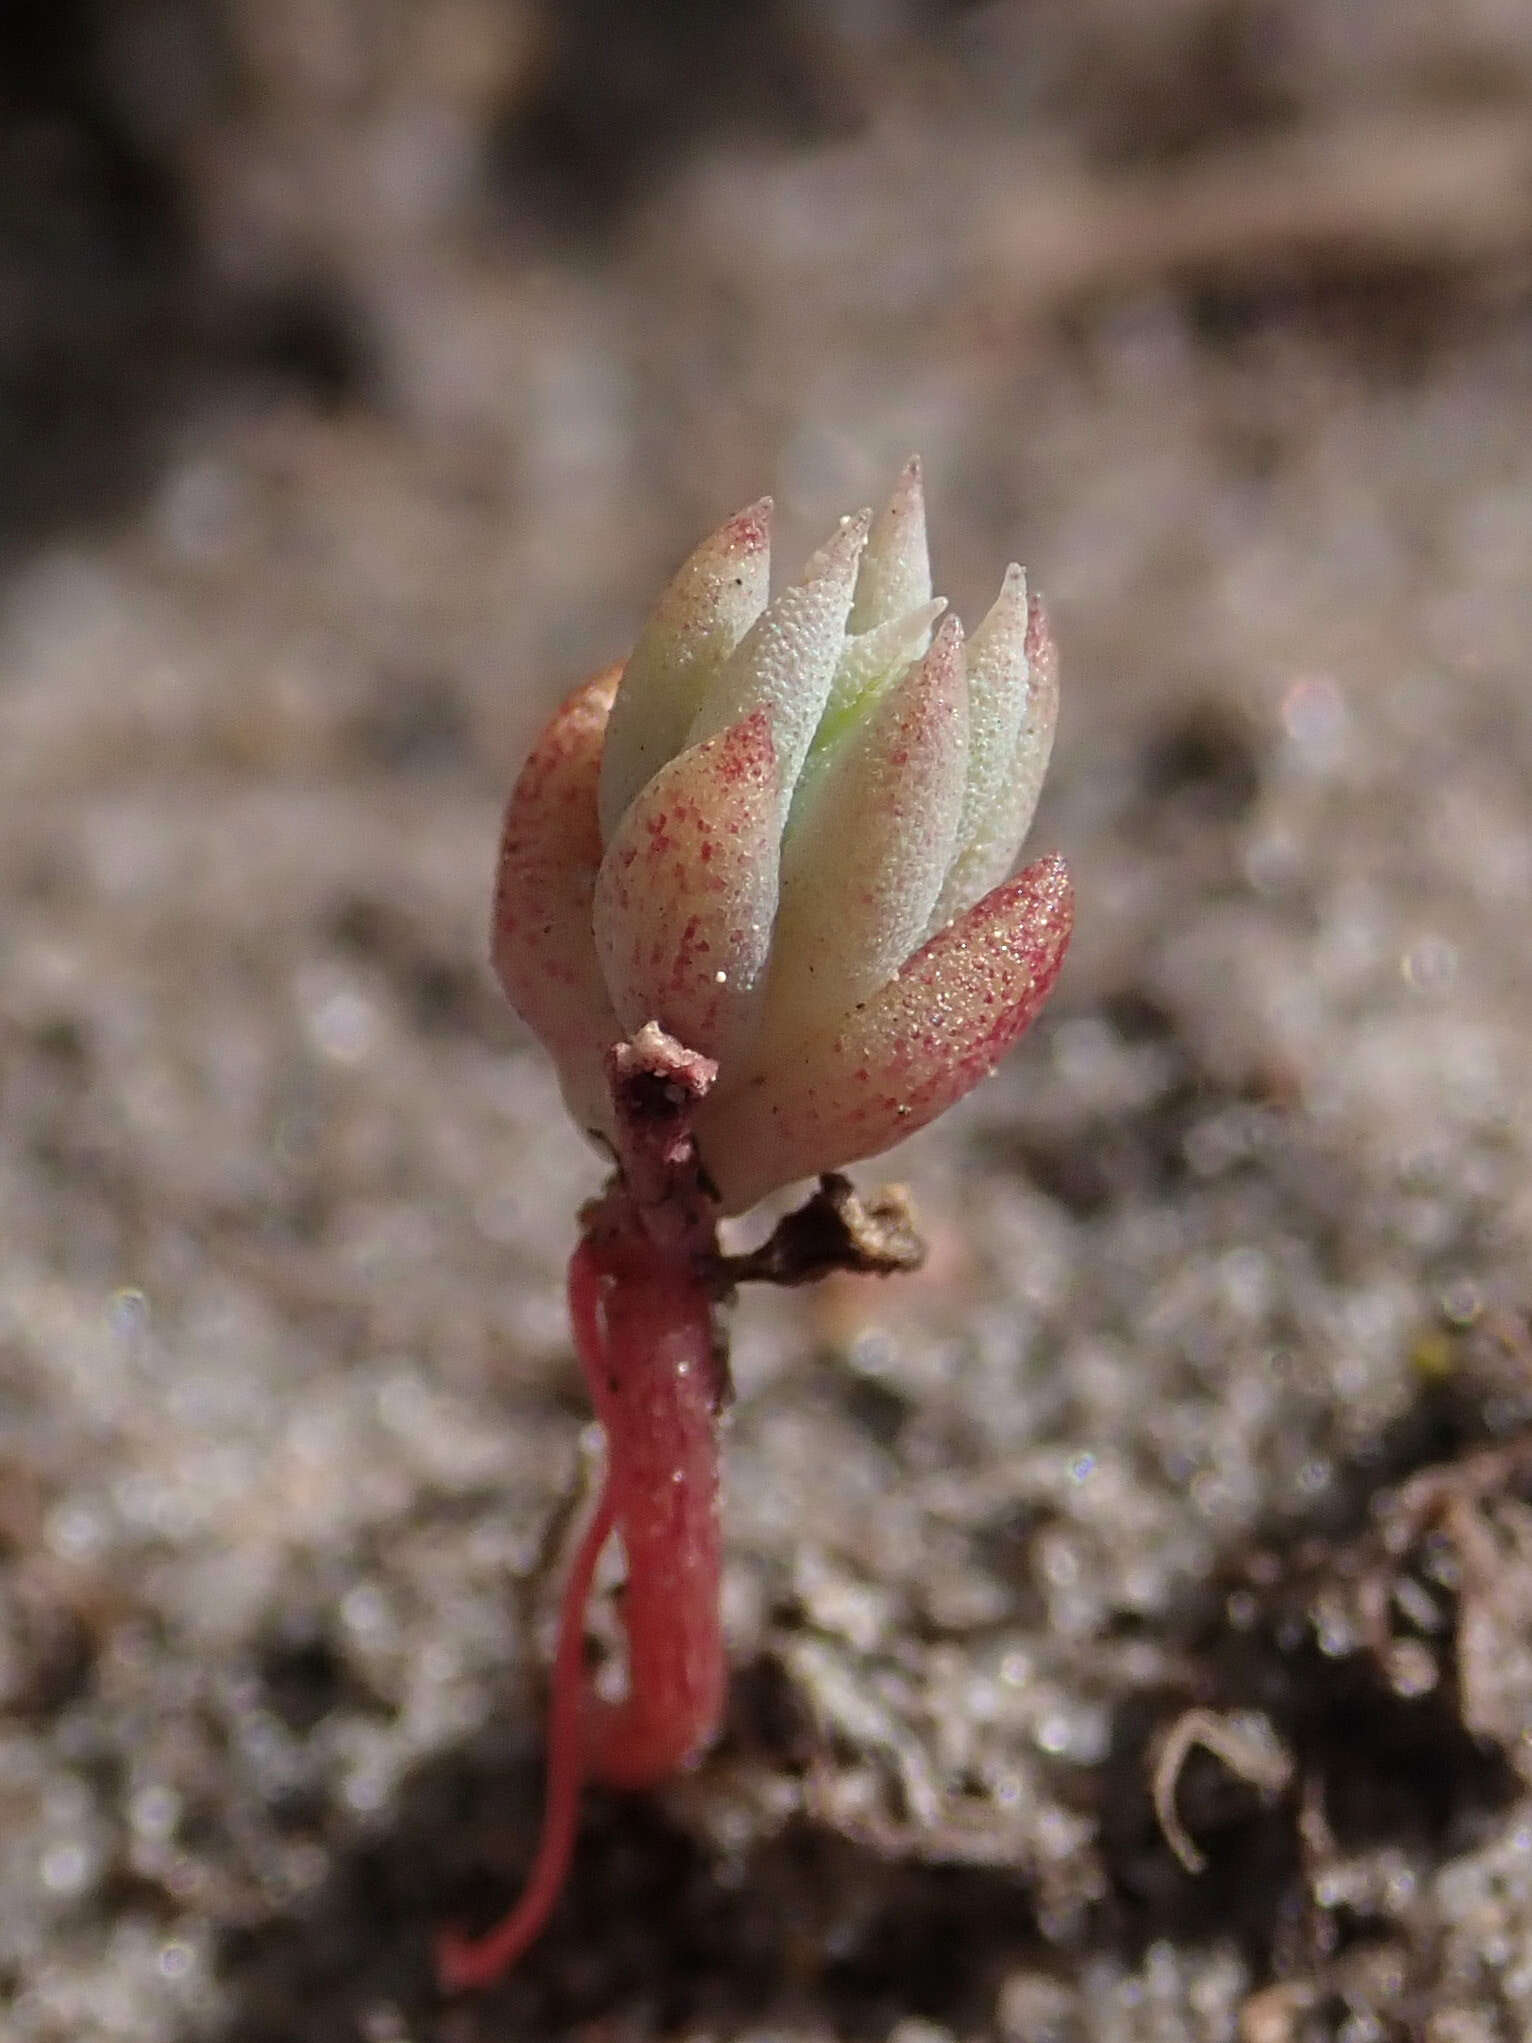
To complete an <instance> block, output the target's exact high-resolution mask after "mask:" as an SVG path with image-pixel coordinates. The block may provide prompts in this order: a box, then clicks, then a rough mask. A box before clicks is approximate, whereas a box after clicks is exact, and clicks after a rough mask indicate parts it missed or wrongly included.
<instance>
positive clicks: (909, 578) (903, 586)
mask: <svg viewBox="0 0 1532 2043" xmlns="http://www.w3.org/2000/svg"><path fill="white" fill-rule="evenodd" d="M930 600H931V557H930V554H929V552H928V551H927V547H926V497H925V485H924V482H923V481H922V478H921V473H920V457H919V455H918V454H912V455H911V456H910V458H909V460H908V461H907V462H906V463H905V465H904V470H903V473H902V474H901V475H900V477H899V480H898V481H897V482H896V483H895V485H894V493H893V495H892V496H891V497H890V498H889V500H888V502H887V503H886V504H885V505H884V507H883V509H882V510H881V511H880V512H879V513H878V516H877V518H876V520H875V522H874V524H873V527H872V531H871V533H870V534H869V535H868V539H867V551H866V552H865V553H864V554H863V556H862V567H861V572H860V574H859V575H858V576H857V581H856V595H855V597H854V599H853V601H852V604H851V619H850V627H849V628H850V629H851V630H852V631H854V632H863V631H871V630H872V629H873V627H874V626H875V625H879V624H887V623H888V621H889V620H890V618H894V617H905V616H907V615H908V614H909V612H910V611H911V610H916V609H918V608H919V607H920V605H921V604H922V603H928V602H929V601H930Z"/></svg>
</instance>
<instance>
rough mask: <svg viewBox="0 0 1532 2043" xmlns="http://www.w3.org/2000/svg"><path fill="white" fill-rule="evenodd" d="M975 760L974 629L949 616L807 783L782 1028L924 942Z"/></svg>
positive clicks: (778, 991) (786, 909) (777, 975)
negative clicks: (966, 646) (966, 637)
mask: <svg viewBox="0 0 1532 2043" xmlns="http://www.w3.org/2000/svg"><path fill="white" fill-rule="evenodd" d="M967 758H968V712H967V691H966V684H965V681H964V675H963V631H962V626H961V625H960V624H959V623H958V621H957V619H956V618H955V617H949V618H946V619H945V620H944V621H943V623H942V624H941V626H940V627H939V629H938V631H937V634H936V638H935V640H934V642H933V644H932V646H931V650H930V652H929V653H928V654H927V655H926V657H925V659H924V660H922V661H921V662H920V664H919V666H917V667H912V668H911V669H910V670H909V672H908V673H907V674H906V675H905V676H904V677H903V679H901V680H900V681H898V682H896V683H895V685H894V686H893V687H892V688H890V689H889V690H888V691H887V693H886V694H885V695H884V696H883V697H882V698H881V700H880V701H879V702H878V703H877V705H876V707H875V708H874V709H873V710H872V711H871V712H870V713H869V714H868V716H867V717H866V718H865V719H864V720H863V721H862V722H860V723H856V724H853V725H852V727H851V728H850V729H849V730H848V731H847V733H846V735H845V737H844V738H843V739H842V741H841V742H840V744H839V745H838V746H837V747H836V748H835V749H834V751H833V752H832V753H831V754H830V756H829V757H828V758H827V759H826V761H825V763H824V765H823V767H822V769H820V770H816V771H815V772H814V774H813V778H812V781H811V782H810V783H809V784H807V785H805V787H804V789H803V791H802V794H801V798H800V799H799V800H798V801H796V802H795V803H794V804H793V810H792V817H791V821H790V823H789V826H788V830H787V835H786V838H785V842H784V849H783V854H782V861H783V863H782V904H781V907H780V909H779V911H778V914H777V933H776V939H775V943H774V946H773V960H774V962H773V965H772V973H771V985H770V990H769V994H768V1002H769V1008H770V1016H771V1020H770V1030H771V1032H772V1033H773V1034H775V1033H776V1032H777V1031H779V1030H787V1031H790V1032H793V1033H798V1032H801V1030H802V1029H803V1028H804V1027H805V1026H810V1025H814V1024H817V1023H819V1022H821V1021H825V1020H828V1019H830V1018H831V1017H833V1016H834V1015H837V1014H840V1013H841V1012H843V1011H844V1010H845V1009H846V1008H847V1007H849V1006H850V1005H851V1004H852V1002H853V1001H857V1000H861V999H864V998H865V997H866V996H867V995H868V994H869V993H871V992H873V991H874V990H875V989H876V988H877V987H879V986H881V985H883V984H884V983H885V981H887V980H888V979H891V978H892V977H893V975H894V973H895V972H896V971H897V970H898V969H899V967H900V965H902V964H903V962H904V960H905V959H906V958H907V957H908V956H909V955H910V952H911V951H912V950H914V948H915V946H916V945H917V944H918V943H919V942H920V939H921V936H922V934H923V933H924V930H925V926H926V922H927V920H928V919H929V917H930V913H931V909H932V906H933V904H934V903H935V900H936V896H937V892H938V890H939V889H940V887H941V883H942V876H943V874H944V873H945V872H946V870H947V866H948V862H949V861H950V859H951V856H952V846H953V841H954V838H955V835H956V832H957V823H958V814H959V810H960V808H961V806H962V800H963V783H964V776H965V772H966V767H967Z"/></svg>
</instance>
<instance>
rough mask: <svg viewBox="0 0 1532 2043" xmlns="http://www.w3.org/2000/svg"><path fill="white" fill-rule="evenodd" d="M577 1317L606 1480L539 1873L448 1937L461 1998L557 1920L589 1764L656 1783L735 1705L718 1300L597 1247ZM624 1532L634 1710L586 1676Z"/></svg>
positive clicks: (565, 1662) (567, 1626) (625, 1243)
mask: <svg viewBox="0 0 1532 2043" xmlns="http://www.w3.org/2000/svg"><path fill="white" fill-rule="evenodd" d="M569 1314H570V1319H571V1321H572V1323H573V1327H574V1335H575V1347H576V1350H577V1351H578V1353H579V1357H580V1362H581V1365H582V1367H583V1368H584V1371H585V1378H586V1382H587V1384H588V1385H589V1388H590V1394H591V1400H592V1402H593V1403H594V1405H595V1407H596V1413H597V1416H598V1417H599V1419H600V1420H601V1423H602V1426H603V1428H604V1429H605V1432H606V1441H607V1468H606V1479H605V1483H604V1485H603V1488H602V1492H601V1498H600V1501H599V1503H598V1504H597V1507H596V1511H595V1514H594V1516H593V1517H592V1519H591V1522H590V1524H589V1525H588V1526H587V1527H586V1529H585V1533H584V1535H583V1537H582V1538H581V1541H580V1545H579V1548H578V1550H577V1552H576V1554H575V1560H574V1566H573V1567H572V1569H571V1570H570V1575H569V1580H568V1583H567V1584H566V1586H565V1590H564V1604H563V1610H562V1612H561V1615H560V1619H559V1637H558V1646H557V1650H556V1652H555V1655H554V1662H553V1679H552V1687H551V1692H550V1698H549V1714H548V1788H547V1799H546V1804H545V1807H544V1811H543V1828H542V1835H541V1837H540V1838H539V1840H538V1846H537V1853H536V1856H535V1858H534V1859H533V1862H532V1870H531V1873H530V1874H529V1876H528V1879H527V1884H526V1887H525V1889H524V1890H523V1892H522V1895H521V1898H520V1900H519V1901H518V1902H517V1903H516V1905H515V1907H514V1908H512V1909H511V1911H510V1913H509V1914H508V1915H506V1916H505V1917H504V1918H503V1920H502V1921H501V1922H499V1923H498V1924H497V1925H496V1926H495V1928H494V1929H492V1930H490V1931H489V1932H488V1933H487V1934H486V1935H485V1936H483V1937H479V1938H467V1937H464V1936H462V1935H460V1934H459V1933H458V1932H457V1931H454V1930H447V1931H444V1932H443V1933H442V1935H441V1936H440V1938H439V1940H438V1943H437V1951H436V1965H437V1974H438V1977H439V1978H440V1980H441V1983H442V1985H443V1987H444V1988H445V1989H446V1990H447V1991H449V1992H463V1991H467V1990H472V1989H476V1988H480V1987H484V1986H488V1985H489V1984H491V1983H492V1982H493V1981H494V1980H495V1979H497V1978H499V1977H500V1975H501V1974H502V1973H503V1972H504V1971H505V1970H506V1969H507V1967H509V1966H510V1965H512V1964H513V1963H514V1962H515V1961H516V1959H518V1958H519V1957H520V1956H521V1955H522V1953H523V1952H524V1951H525V1950H526V1949H527V1947H528V1945H529V1944H530V1943H531V1942H532V1941H533V1939H534V1938H535V1937H536V1936H537V1934H538V1932H539V1931H540V1930H541V1929H542V1927H543V1924H544V1923H545V1922H546V1921H547V1919H548V1916H549V1914H550V1913H551V1911H552V1909H553V1907H554V1904H555V1903H556V1902H557V1900H558V1897H559V1894H560V1892H561V1890H562V1888H563V1884H564V1879H565V1876H566V1874H567V1873H568V1870H569V1861H570V1856H571V1853H572V1852H573V1849H574V1838H575V1826H576V1818H577V1814H578V1804H579V1797H580V1787H581V1784H582V1781H583V1778H584V1774H585V1771H586V1768H587V1767H588V1768H589V1770H590V1771H591V1773H593V1774H594V1775H595V1777H596V1778H597V1779H598V1780H602V1781H605V1782H606V1783H607V1784H608V1785H609V1786H611V1787H621V1788H643V1787H649V1786H652V1785H653V1784H654V1783H655V1782H656V1781H659V1780H663V1779H664V1778H665V1777H666V1775H668V1774H671V1773H673V1772H675V1771H676V1770H677V1769H678V1768H679V1767H683V1766H685V1765H687V1764H688V1763H689V1762H690V1761H692V1760H693V1759H695V1758H696V1757H697V1756H698V1755H699V1754H700V1753H701V1752H702V1751H703V1750H704V1749H705V1747H706V1746H707V1744H708V1743H709V1741H710V1740H711V1739H712V1737H713V1735H714V1733H715V1732H716V1730H717V1728H718V1721H719V1718H720V1716H721V1714H722V1711H723V1704H724V1692H725V1684H726V1671H725V1663H724V1651H723V1637H722V1633H721V1630H720V1627H719V1620H718V1592H719V1574H720V1559H721V1553H720V1537H719V1522H718V1439H717V1405H718V1363H717V1360H716V1357H715V1354H714V1349H713V1321H712V1310H711V1305H710V1301H709V1298H708V1294H707V1291H706V1289H705V1288H704V1286H703V1285H702V1284H700V1283H699V1282H698V1281H697V1279H696V1278H695V1277H694V1276H693V1275H692V1274H691V1272H690V1270H689V1269H687V1268H686V1267H685V1265H684V1264H678V1263H675V1262H672V1261H670V1260H669V1259H666V1258H661V1257H659V1256H657V1255H656V1253H655V1251H654V1249H653V1248H652V1246H650V1245H649V1244H648V1243H647V1242H635V1241H633V1240H632V1239H624V1238H622V1237H620V1236H618V1237H612V1238H608V1239H606V1240H603V1241H602V1242H600V1243H599V1244H598V1243H596V1242H593V1241H591V1240H589V1239H586V1240H584V1241H582V1242H581V1243H580V1245H579V1247H578V1248H577V1249H576V1250H575V1253H574V1257H573V1259H572V1261H571V1263H570V1266H569ZM614 1523H615V1525H616V1526H617V1529H618V1531H619V1532H620V1533H621V1535H622V1543H623V1550H624V1552H625V1554H626V1557H627V1564H628V1581H627V1590H626V1593H625V1595H624V1599H623V1623H624V1627H625V1629H626V1632H627V1640H628V1670H627V1671H628V1679H627V1690H626V1693H625V1694H624V1695H623V1697H622V1699H621V1701H619V1702H607V1701H604V1700H603V1699H601V1698H599V1697H597V1696H594V1695H592V1694H591V1693H590V1692H589V1688H588V1684H587V1682H586V1679H585V1671H584V1616H585V1604H586V1600H587V1598H588V1596H589V1594H590V1585H591V1580H592V1577H593V1576H594V1574H595V1570H596V1563H597V1561H598V1559H599V1558H600V1555H601V1549H602V1547H603V1546H604V1545H605V1543H606V1540H607V1536H608V1534H609V1533H610V1531H611V1529H612V1527H613V1524H614Z"/></svg>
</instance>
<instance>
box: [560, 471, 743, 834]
mask: <svg viewBox="0 0 1532 2043" xmlns="http://www.w3.org/2000/svg"><path fill="white" fill-rule="evenodd" d="M770 573H771V499H770V497H762V498H760V499H759V500H758V501H757V502H756V503H753V504H747V505H746V507H745V509H744V510H742V511H736V512H735V514H734V516H733V517H732V518H726V519H725V520H724V522H723V524H722V525H720V526H719V527H718V529H717V530H716V531H714V532H710V533H709V534H708V536H707V538H706V539H704V540H703V541H702V543H701V545H700V546H698V547H696V548H694V549H693V551H692V552H691V553H690V554H689V555H688V556H687V558H686V560H685V561H683V562H682V564H681V566H680V568H679V569H678V570H677V571H676V573H675V574H674V575H673V576H672V577H671V580H670V581H669V583H668V584H667V585H666V587H665V588H664V590H663V591H662V592H661V594H660V597H659V600H658V601H657V602H656V604H655V605H654V607H653V609H652V610H651V611H650V613H649V616H648V618H647V619H646V621H645V623H644V626H643V629H642V630H641V631H640V633H639V635H638V639H637V641H636V643H635V645H634V647H633V651H632V653H631V654H630V655H629V658H628V662H627V665H626V667H625V668H624V669H623V675H622V686H621V687H620V689H619V690H618V693H617V700H616V702H615V704H614V705H613V708H612V717H611V723H610V725H609V726H608V730H607V737H606V751H605V756H604V757H603V760H602V764H601V793H600V804H601V829H602V834H603V836H604V837H606V838H608V839H610V837H611V835H612V832H613V831H614V830H615V829H616V827H617V824H618V822H619V821H620V819H621V817H622V813H623V811H624V810H625V809H626V808H627V806H628V804H629V802H631V801H632V799H633V797H634V796H635V795H636V794H637V793H638V791H639V789H640V788H641V787H642V786H643V785H644V783H645V782H646V781H647V780H648V779H650V777H651V776H652V775H653V774H655V773H656V772H658V770H659V768H660V767H661V766H662V765H663V764H664V762H665V761H666V760H667V759H670V758H673V757H674V756H675V754H676V753H677V752H679V751H680V749H681V747H682V745H683V744H684V743H685V742H686V734H687V729H688V727H689V725H690V724H691V722H692V719H693V718H694V717H695V716H696V714H697V710H698V707H699V705H700V704H701V702H702V700H703V698H704V697H705V695H706V693H707V691H708V689H709V687H710V686H711V685H712V683H713V681H714V680H715V679H716V678H717V676H718V674H719V672H720V671H721V670H722V668H723V667H724V665H725V664H726V662H727V661H728V658H729V656H730V654H731V653H732V652H733V651H734V648H735V647H736V646H737V645H738V644H739V642H740V640H741V639H742V638H743V637H744V636H745V633H746V632H747V631H748V630H749V628H750V626H751V625H752V624H753V623H754V622H755V620H756V618H757V617H758V616H759V615H760V613H761V611H762V609H763V607H764V605H765V602H766V594H767V586H768V582H769V579H770Z"/></svg>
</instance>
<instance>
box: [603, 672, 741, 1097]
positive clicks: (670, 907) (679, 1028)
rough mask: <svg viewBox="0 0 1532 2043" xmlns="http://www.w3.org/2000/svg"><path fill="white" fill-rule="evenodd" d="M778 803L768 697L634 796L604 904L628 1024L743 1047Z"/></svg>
mask: <svg viewBox="0 0 1532 2043" xmlns="http://www.w3.org/2000/svg"><path fill="white" fill-rule="evenodd" d="M778 815H779V810H778V798H777V775H776V754H775V749H774V747H773V744H772V738H771V727H770V719H769V716H768V713H767V711H766V710H765V709H764V708H757V709H753V710H751V711H749V712H748V713H747V714H746V715H745V716H743V717H741V718H740V719H739V721H738V722H737V723H734V724H731V725H730V726H729V728H728V729H727V730H725V731H721V732H720V733H719V734H718V735H717V736H716V737H713V738H705V739H704V740H703V741H702V742H701V743H700V744H697V745H691V746H689V747H688V748H687V750H686V751H684V752H682V753H681V754H680V756H679V757H678V758H675V759H672V760H670V761H669V762H668V763H667V764H666V765H664V766H662V767H661V768H660V770H659V772H658V773H656V774H655V775H654V777H653V779H652V780H650V781H649V782H648V784H647V785H646V786H645V787H644V788H643V789H642V790H641V791H640V792H639V794H638V795H637V797H636V798H635V799H634V800H633V801H632V802H631V803H630V804H629V806H628V809H627V811H626V813H625V814H624V816H623V818H622V821H621V822H620V823H619V824H618V826H617V832H616V835H615V836H614V837H613V839H612V841H611V844H610V845H609V846H608V848H607V853H606V857H605V858H604V859H603V861H602V864H601V871H600V873H599V875H598V876H597V880H596V887H595V901H594V911H593V912H594V923H595V945H596V952H597V955H598V956H599V958H600V960H601V967H602V970H603V972H604V974H605V980H606V986H607V988H608V990H609V992H610V995H611V1000H612V1005H613V1006H614V1008H615V1009H616V1011H617V1015H618V1018H619V1019H620V1020H621V1022H622V1024H623V1026H624V1029H625V1030H627V1031H634V1030H637V1029H640V1028H642V1027H643V1025H644V1023H645V1022H651V1021H657V1022H658V1023H659V1024H660V1026H661V1028H663V1029H665V1030H666V1031H667V1033H668V1034H670V1035H672V1036H675V1037H676V1038H677V1039H678V1040H679V1041H680V1042H682V1043H684V1044H685V1045H686V1047H687V1048H688V1049H690V1050H697V1051H700V1052H701V1053H702V1055H703V1056H705V1057H713V1058H716V1059H718V1060H719V1061H720V1062H724V1061H726V1060H727V1061H728V1062H730V1063H733V1062H735V1060H737V1059H739V1058H740V1057H741V1056H742V1055H743V1053H744V1051H745V1049H746V1047H747V1045H748V1042H749V1039H750V1037H751V1036H752V1035H753V1033H754V1027H755V1022H756V1020H757V1017H758V1013H759V1004H760V995H761V991H762V980H763V972H764V967H765V963H766V954H767V950H768V947H769V946H770V943H771V926H772V918H773V915H774V913H775V911H776V905H777V862H778V846H779V838H780V824H779V821H778Z"/></svg>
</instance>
